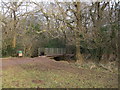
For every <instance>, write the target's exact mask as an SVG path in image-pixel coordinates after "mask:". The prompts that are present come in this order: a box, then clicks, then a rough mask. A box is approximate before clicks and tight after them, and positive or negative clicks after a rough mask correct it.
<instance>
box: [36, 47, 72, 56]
mask: <svg viewBox="0 0 120 90" xmlns="http://www.w3.org/2000/svg"><path fill="white" fill-rule="evenodd" d="M41 52H44V53H45V54H46V55H55V54H65V53H66V52H67V54H71V53H72V52H71V51H70V50H69V49H68V50H66V48H39V49H38V56H39V55H40V53H41Z"/></svg>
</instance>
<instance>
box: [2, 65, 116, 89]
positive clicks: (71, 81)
mask: <svg viewBox="0 0 120 90" xmlns="http://www.w3.org/2000/svg"><path fill="white" fill-rule="evenodd" d="M99 76H100V75H99ZM101 77H102V76H101ZM2 87H3V88H37V87H39V88H102V87H110V86H106V85H105V83H104V82H102V80H100V81H98V79H97V76H95V75H94V74H91V73H88V74H86V75H84V74H79V73H70V72H67V71H64V70H55V69H44V70H43V69H41V67H40V65H39V64H24V65H21V66H15V67H14V68H8V69H5V70H3V86H2ZM111 87H112V86H111ZM115 87H116V86H115Z"/></svg>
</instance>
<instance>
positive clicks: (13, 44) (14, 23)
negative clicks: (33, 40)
mask: <svg viewBox="0 0 120 90" xmlns="http://www.w3.org/2000/svg"><path fill="white" fill-rule="evenodd" d="M13 16H14V17H13V18H14V19H13V32H14V33H13V34H14V35H13V41H12V47H13V48H16V13H15V10H13Z"/></svg>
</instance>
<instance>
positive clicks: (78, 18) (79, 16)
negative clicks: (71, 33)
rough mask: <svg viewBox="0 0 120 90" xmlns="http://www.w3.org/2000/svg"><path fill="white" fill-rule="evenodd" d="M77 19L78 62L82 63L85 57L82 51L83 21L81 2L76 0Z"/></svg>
mask: <svg viewBox="0 0 120 90" xmlns="http://www.w3.org/2000/svg"><path fill="white" fill-rule="evenodd" d="M75 6H76V9H77V13H76V19H77V30H76V31H75V38H76V60H77V63H79V64H82V63H83V57H82V54H81V53H80V33H78V32H81V31H82V22H81V12H80V2H79V1H78V2H76V5H75Z"/></svg>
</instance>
